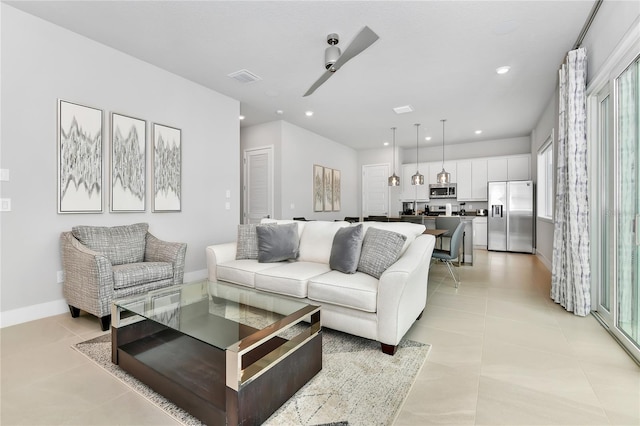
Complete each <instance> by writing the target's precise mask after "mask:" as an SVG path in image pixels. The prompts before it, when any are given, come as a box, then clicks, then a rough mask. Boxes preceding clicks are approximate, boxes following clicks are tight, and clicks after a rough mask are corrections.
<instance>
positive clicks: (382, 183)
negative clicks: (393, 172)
mask: <svg viewBox="0 0 640 426" xmlns="http://www.w3.org/2000/svg"><path fill="white" fill-rule="evenodd" d="M389 176H390V174H389V165H388V164H370V165H365V166H362V216H363V217H367V216H388V215H389V181H388V179H389Z"/></svg>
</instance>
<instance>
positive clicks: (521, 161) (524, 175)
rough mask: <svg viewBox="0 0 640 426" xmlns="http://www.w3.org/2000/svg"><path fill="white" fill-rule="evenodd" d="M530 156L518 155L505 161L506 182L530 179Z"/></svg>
mask: <svg viewBox="0 0 640 426" xmlns="http://www.w3.org/2000/svg"><path fill="white" fill-rule="evenodd" d="M530 169H531V155H520V156H514V157H509V158H508V159H507V180H529V179H531V170H530Z"/></svg>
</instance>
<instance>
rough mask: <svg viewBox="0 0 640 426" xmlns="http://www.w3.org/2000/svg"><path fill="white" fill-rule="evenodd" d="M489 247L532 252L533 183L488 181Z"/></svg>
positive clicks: (524, 181)
mask: <svg viewBox="0 0 640 426" xmlns="http://www.w3.org/2000/svg"><path fill="white" fill-rule="evenodd" d="M488 191H489V194H488V195H489V216H488V217H487V233H488V235H487V248H488V249H489V250H494V251H513V252H520V253H533V223H534V222H533V219H534V216H533V182H532V181H530V180H523V181H510V182H489V189H488Z"/></svg>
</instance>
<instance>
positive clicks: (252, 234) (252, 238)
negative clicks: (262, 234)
mask: <svg viewBox="0 0 640 426" xmlns="http://www.w3.org/2000/svg"><path fill="white" fill-rule="evenodd" d="M257 258H258V236H257V235H256V225H255V224H253V223H252V224H248V225H238V243H237V246H236V259H257Z"/></svg>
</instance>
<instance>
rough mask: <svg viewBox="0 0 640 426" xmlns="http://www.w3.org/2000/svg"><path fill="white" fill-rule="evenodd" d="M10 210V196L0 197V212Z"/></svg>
mask: <svg viewBox="0 0 640 426" xmlns="http://www.w3.org/2000/svg"><path fill="white" fill-rule="evenodd" d="M10 211H11V198H0V212H10Z"/></svg>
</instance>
